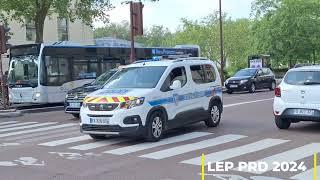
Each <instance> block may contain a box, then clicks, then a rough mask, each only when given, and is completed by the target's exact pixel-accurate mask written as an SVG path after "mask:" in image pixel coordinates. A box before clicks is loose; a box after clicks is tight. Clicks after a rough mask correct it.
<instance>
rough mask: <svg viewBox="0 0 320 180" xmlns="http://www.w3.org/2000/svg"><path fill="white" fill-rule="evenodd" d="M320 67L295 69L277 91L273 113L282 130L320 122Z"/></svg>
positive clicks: (289, 72)
mask: <svg viewBox="0 0 320 180" xmlns="http://www.w3.org/2000/svg"><path fill="white" fill-rule="evenodd" d="M319 92H320V66H305V67H300V68H294V69H291V70H289V71H288V72H287V74H286V75H285V77H284V79H283V81H282V82H281V84H280V85H279V86H278V87H277V88H276V89H275V98H274V103H273V111H274V115H275V123H276V125H277V127H278V128H280V129H288V128H289V127H290V125H291V123H297V122H300V121H315V122H320V93H319Z"/></svg>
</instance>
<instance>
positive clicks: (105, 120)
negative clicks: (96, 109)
mask: <svg viewBox="0 0 320 180" xmlns="http://www.w3.org/2000/svg"><path fill="white" fill-rule="evenodd" d="M109 121H110V120H109V118H90V124H97V125H109V123H110V122H109Z"/></svg>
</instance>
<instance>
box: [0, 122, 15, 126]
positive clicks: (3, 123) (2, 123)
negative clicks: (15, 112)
mask: <svg viewBox="0 0 320 180" xmlns="http://www.w3.org/2000/svg"><path fill="white" fill-rule="evenodd" d="M17 122H18V121H7V122H1V123H0V125H5V124H13V123H17Z"/></svg>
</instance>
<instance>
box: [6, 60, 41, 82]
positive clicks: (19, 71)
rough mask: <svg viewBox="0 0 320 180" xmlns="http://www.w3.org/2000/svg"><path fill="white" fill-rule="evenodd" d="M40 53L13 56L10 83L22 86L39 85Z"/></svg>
mask: <svg viewBox="0 0 320 180" xmlns="http://www.w3.org/2000/svg"><path fill="white" fill-rule="evenodd" d="M37 61H38V55H22V56H16V57H12V58H11V68H10V71H9V77H8V81H9V85H21V87H22V86H23V87H37V85H38V65H37Z"/></svg>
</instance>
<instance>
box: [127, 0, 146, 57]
mask: <svg viewBox="0 0 320 180" xmlns="http://www.w3.org/2000/svg"><path fill="white" fill-rule="evenodd" d="M128 3H129V4H130V29H131V53H130V63H132V62H133V61H134V59H135V58H136V54H135V49H134V37H135V36H142V35H143V15H142V9H143V4H142V2H132V1H130V2H128Z"/></svg>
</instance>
